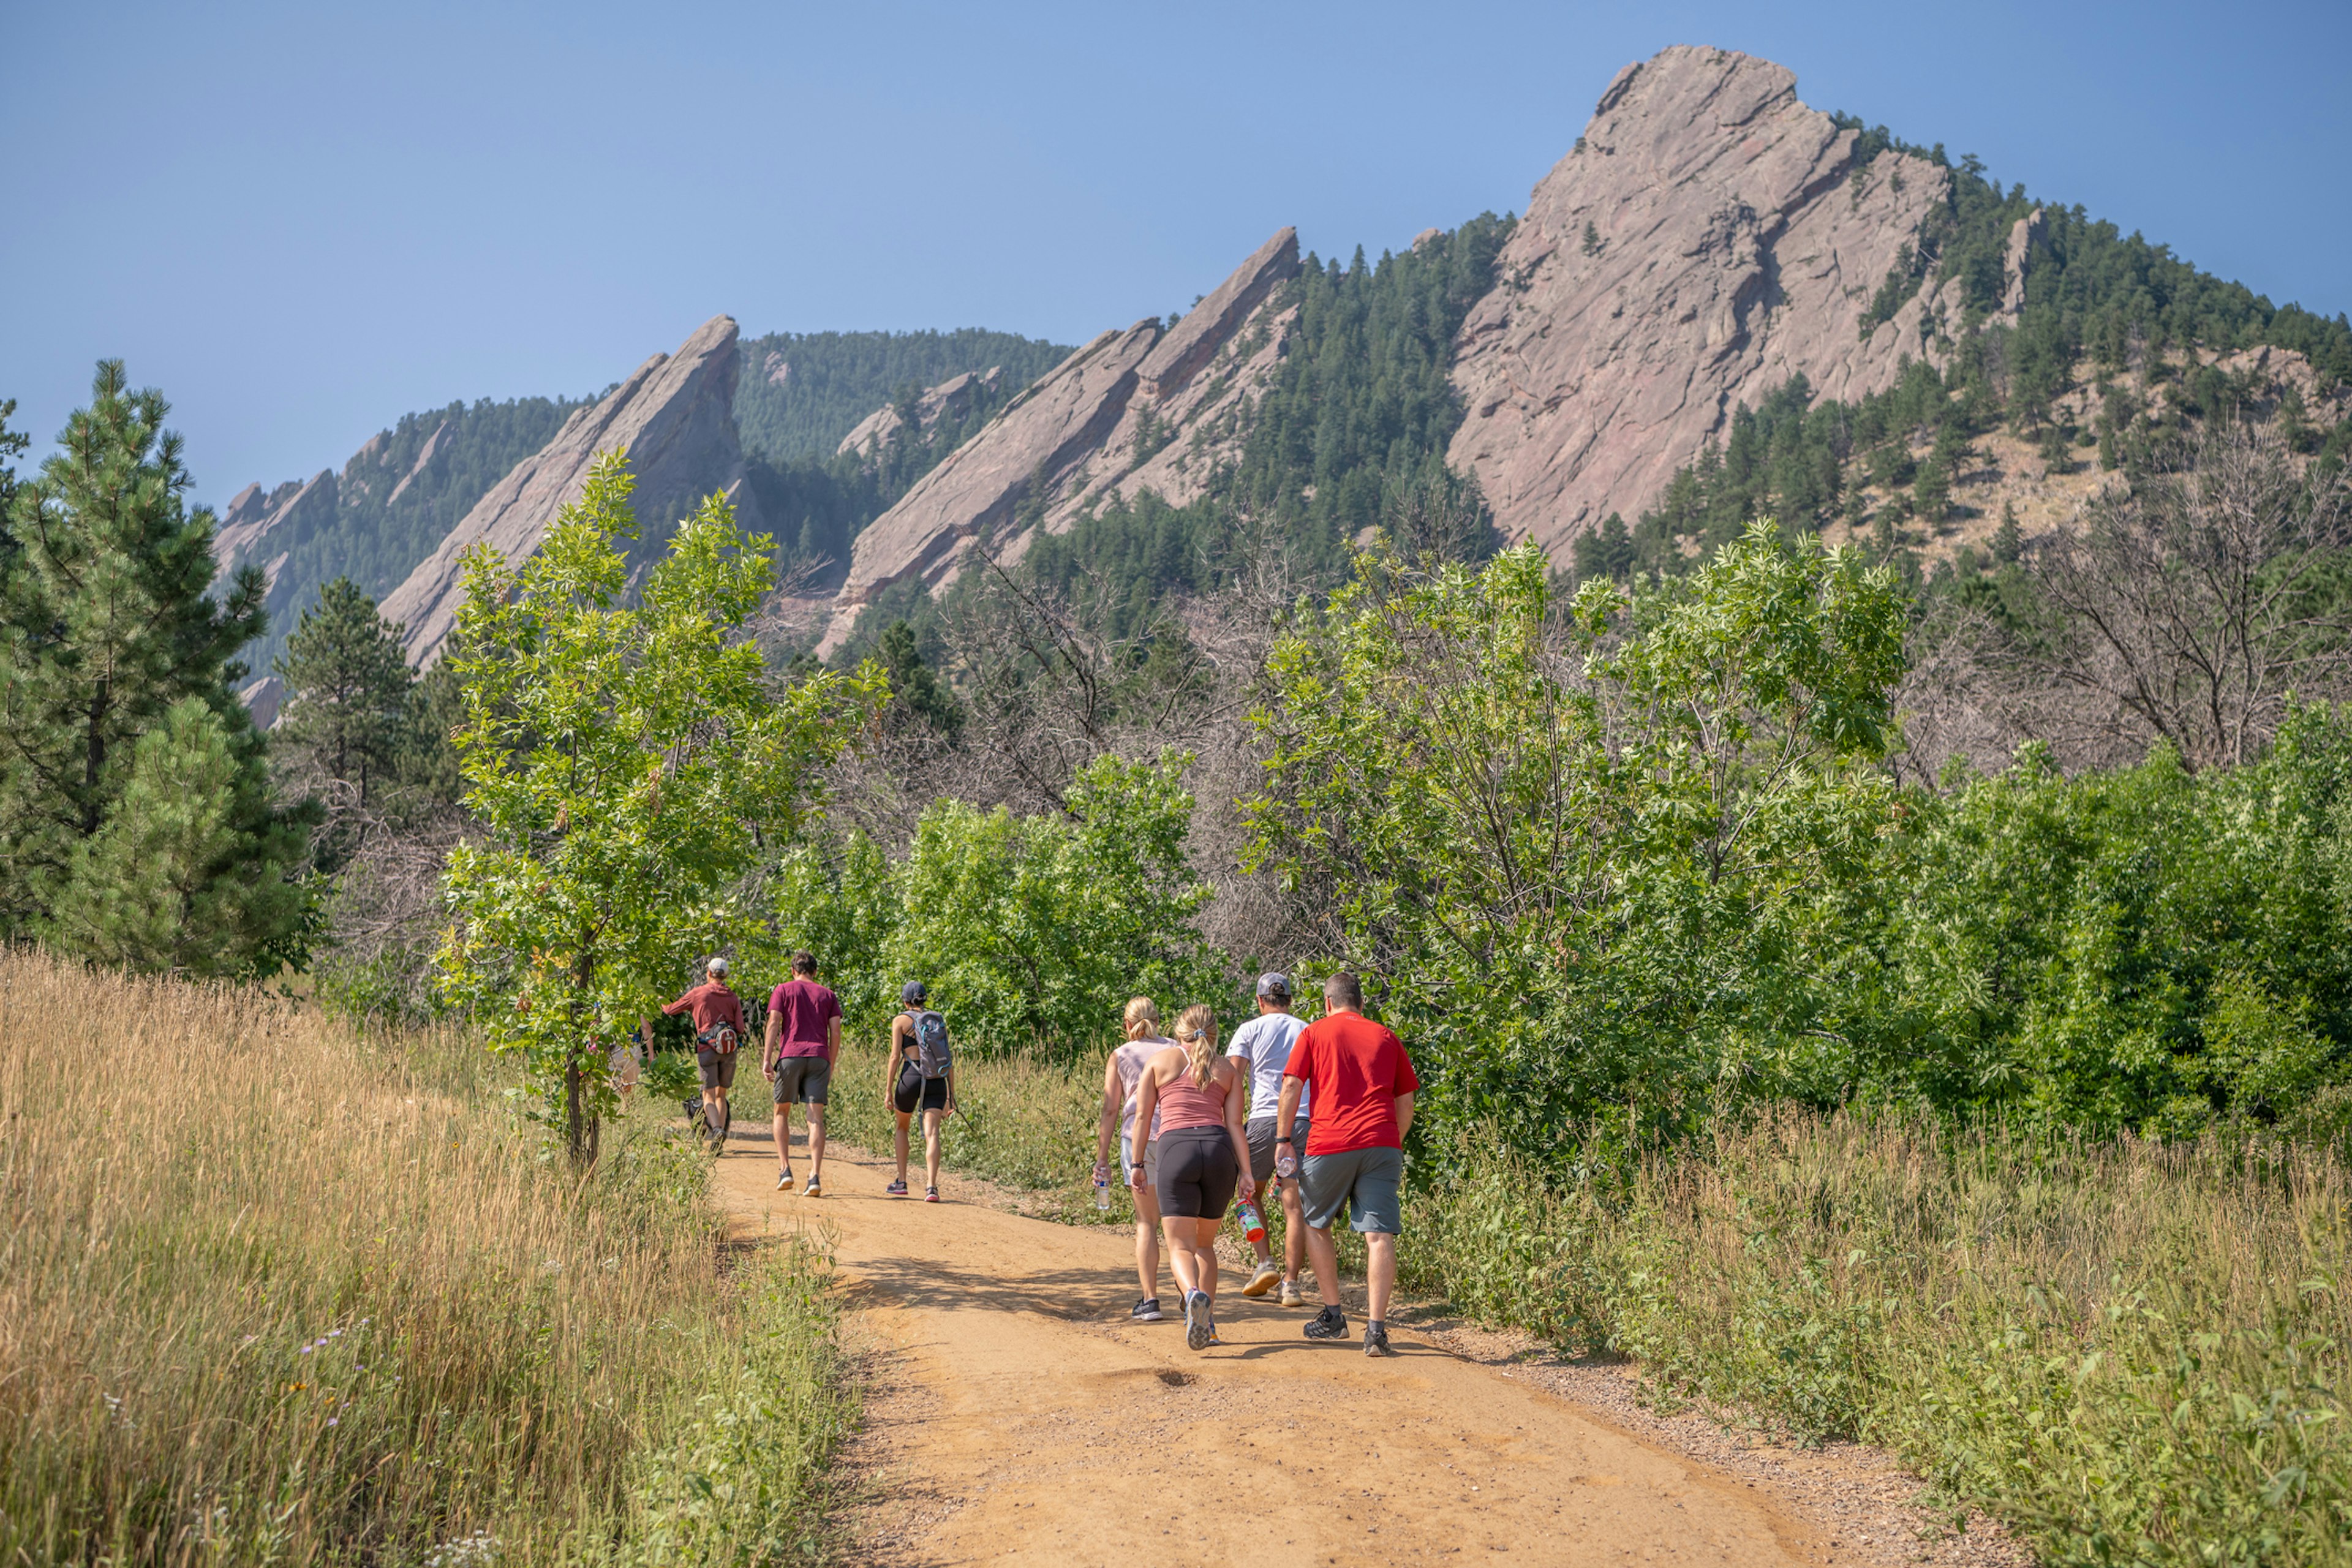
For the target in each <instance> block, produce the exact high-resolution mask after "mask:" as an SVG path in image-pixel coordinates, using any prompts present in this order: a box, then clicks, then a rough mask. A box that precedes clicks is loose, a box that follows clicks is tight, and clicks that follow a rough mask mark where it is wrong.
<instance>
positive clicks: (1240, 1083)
mask: <svg viewBox="0 0 2352 1568" xmlns="http://www.w3.org/2000/svg"><path fill="white" fill-rule="evenodd" d="M1224 1065H1225V1066H1226V1068H1230V1069H1231V1070H1232V1073H1233V1079H1232V1081H1230V1082H1228V1083H1227V1084H1226V1085H1225V1131H1226V1133H1227V1134H1228V1135H1230V1136H1231V1137H1232V1139H1233V1141H1234V1159H1236V1160H1239V1161H1240V1162H1241V1172H1242V1174H1241V1181H1240V1182H1239V1183H1238V1185H1239V1186H1240V1188H1241V1194H1242V1196H1243V1197H1244V1198H1254V1197H1255V1196H1257V1178H1256V1177H1255V1176H1253V1175H1252V1174H1250V1152H1249V1132H1248V1131H1247V1130H1246V1129H1245V1128H1244V1127H1243V1125H1242V1097H1243V1096H1244V1094H1247V1093H1248V1092H1249V1085H1248V1084H1247V1082H1245V1081H1244V1079H1243V1076H1242V1070H1241V1067H1240V1064H1239V1063H1237V1062H1235V1061H1234V1058H1231V1057H1227V1058H1225V1062H1224Z"/></svg>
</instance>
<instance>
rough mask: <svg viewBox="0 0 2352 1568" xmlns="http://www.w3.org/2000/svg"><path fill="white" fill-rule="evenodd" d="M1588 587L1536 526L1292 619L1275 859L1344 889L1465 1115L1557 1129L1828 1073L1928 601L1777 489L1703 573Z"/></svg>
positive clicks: (1338, 951)
mask: <svg viewBox="0 0 2352 1568" xmlns="http://www.w3.org/2000/svg"><path fill="white" fill-rule="evenodd" d="M1573 608H1574V613H1573V615H1572V616H1567V615H1563V614H1562V606H1561V605H1559V604H1558V603H1557V601H1556V600H1555V598H1554V596H1553V590H1552V586H1551V581H1550V571H1549V563H1548V562H1547V561H1546V560H1545V559H1544V557H1543V555H1542V554H1541V552H1539V551H1538V550H1536V549H1535V548H1533V547H1532V546H1520V547H1518V548H1517V549H1514V550H1511V551H1507V552H1504V553H1503V554H1502V555H1500V556H1498V557H1496V559H1495V561H1494V562H1493V563H1491V564H1489V565H1487V566H1486V567H1485V568H1483V569H1481V570H1478V571H1475V572H1474V571H1472V570H1470V569H1468V568H1466V567H1461V566H1454V567H1450V568H1446V569H1444V570H1442V571H1438V572H1434V573H1423V572H1414V571H1410V570H1407V569H1405V568H1403V567H1402V564H1401V563H1397V562H1395V561H1394V560H1393V559H1383V558H1381V557H1377V556H1375V557H1370V558H1367V559H1366V560H1364V561H1362V562H1360V563H1359V580H1358V582H1357V583H1356V584H1352V585H1351V586H1350V587H1349V588H1347V589H1345V590H1343V591H1342V592H1341V593H1339V595H1335V596H1334V599H1333V601H1332V604H1331V606H1330V609H1329V612H1328V616H1327V617H1326V618H1325V620H1324V622H1323V624H1322V625H1321V626H1307V627H1305V628H1302V629H1301V630H1300V631H1298V632H1297V633H1296V634H1294V635H1292V636H1290V637H1286V638H1284V639H1283V640H1282V641H1280V642H1279V643H1277V645H1276V649H1275V652H1274V655H1273V658H1272V661H1271V665H1270V671H1269V673H1270V676H1271V679H1272V683H1273V689H1274V695H1273V700H1272V701H1271V702H1270V703H1269V704H1268V706H1267V708H1266V709H1265V710H1264V711H1263V712H1262V713H1261V714H1260V716H1259V723H1260V725H1261V728H1262V730H1263V731H1264V732H1265V736H1266V739H1267V741H1268V742H1269V743H1270V747H1271V753H1272V754H1271V758H1270V762H1269V771H1268V787H1267V789H1266V791H1265V794H1264V795H1261V796H1260V797H1259V798H1257V799H1256V800H1255V801H1253V802H1251V803H1249V805H1248V810H1249V814H1250V817H1251V821H1252V825H1253V829H1254V834H1255V838H1254V843H1253V845H1252V850H1251V857H1252V860H1253V862H1254V863H1255V865H1257V866H1261V867H1265V868H1271V869H1274V870H1275V871H1276V872H1277V873H1278V874H1279V875H1280V876H1281V877H1282V878H1283V879H1285V881H1286V883H1287V884H1288V885H1289V886H1290V888H1291V889H1293V890H1294V891H1295V892H1296V893H1297V894H1298V895H1300V896H1301V897H1302V899H1303V900H1304V901H1306V902H1307V903H1308V904H1309V905H1310V906H1317V907H1321V908H1323V909H1326V910H1328V911H1329V915H1328V935H1327V940H1328V943H1329V947H1330V956H1331V957H1333V958H1336V959H1342V960H1345V961H1347V962H1349V963H1353V964H1355V965H1358V966H1360V967H1361V968H1364V969H1365V970H1367V971H1369V972H1370V973H1371V974H1372V975H1373V976H1375V978H1376V981H1377V989H1378V990H1379V992H1380V993H1381V1005H1383V1006H1384V1008H1385V1009H1386V1010H1387V1012H1388V1013H1389V1015H1390V1016H1391V1021H1392V1022H1395V1023H1396V1024H1398V1025H1399V1026H1400V1027H1402V1028H1403V1029H1404V1030H1405V1031H1406V1033H1407V1035H1408V1037H1410V1038H1412V1040H1414V1042H1415V1044H1416V1046H1417V1047H1419V1048H1420V1049H1421V1051H1422V1052H1423V1055H1424V1057H1425V1058H1426V1059H1427V1060H1428V1061H1429V1062H1430V1064H1431V1066H1432V1067H1433V1069H1435V1070H1434V1071H1433V1074H1432V1075H1431V1076H1432V1077H1433V1079H1434V1081H1433V1084H1432V1091H1431V1095H1430V1102H1431V1106H1432V1113H1433V1116H1434V1118H1435V1119H1436V1123H1437V1124H1439V1125H1444V1124H1445V1123H1447V1122H1452V1123H1453V1124H1455V1125H1460V1124H1462V1123H1463V1122H1465V1121H1491V1122H1493V1123H1495V1124H1496V1125H1498V1126H1500V1127H1502V1128H1503V1129H1504V1131H1506V1132H1507V1133H1508V1134H1509V1135H1510V1136H1511V1137H1512V1138H1513V1139H1514V1141H1515V1142H1518V1143H1519V1144H1520V1145H1521V1146H1522V1147H1525V1148H1530V1149H1537V1150H1548V1149H1550V1148H1553V1147H1555V1146H1556V1144H1557V1140H1558V1139H1559V1136H1560V1135H1561V1133H1562V1132H1563V1131H1565V1130H1566V1129H1567V1128H1568V1127H1570V1126H1572V1125H1574V1124H1576V1123H1578V1122H1579V1121H1583V1120H1585V1119H1589V1118H1591V1117H1594V1116H1596V1115H1598V1114H1600V1113H1601V1112H1602V1111H1604V1110H1608V1109H1609V1108H1611V1107H1616V1108H1619V1109H1620V1110H1622V1108H1623V1107H1625V1106H1626V1105H1627V1104H1628V1102H1629V1101H1630V1102H1631V1103H1632V1104H1633V1105H1634V1106H1636V1107H1637V1108H1638V1109H1639V1110H1640V1111H1641V1113H1642V1114H1643V1115H1645V1116H1648V1117H1650V1118H1652V1124H1653V1125H1658V1124H1659V1123H1660V1121H1661V1120H1662V1119H1671V1118H1674V1117H1676V1116H1681V1117H1685V1118H1688V1117H1691V1116H1695V1115H1696V1113H1697V1112H1698V1111H1699V1110H1703V1109H1704V1108H1705V1107H1706V1105H1707V1104H1709V1103H1710V1102H1712V1101H1713V1100H1715V1099H1716V1098H1717V1096H1718V1095H1719V1094H1720V1093H1722V1092H1723V1091H1724V1089H1727V1088H1728V1089H1732V1090H1734V1091H1735V1092H1736V1091H1739V1090H1741V1089H1752V1090H1758V1091H1769V1092H1802V1091H1804V1090H1806V1089H1810V1088H1811V1087H1812V1085H1813V1084H1814V1083H1815V1082H1817V1081H1818V1080H1819V1079H1820V1075H1821V1066H1820V1064H1819V1063H1818V1062H1817V1061H1816V1060H1815V1059H1814V1058H1815V1057H1816V1056H1817V1054H1818V1049H1817V1044H1816V1042H1815V1039H1814V1033H1815V1021H1816V1018H1817V1016H1818V1015H1819V1014H1820V1011H1821V1009H1822V1006H1823V1005H1825V1000H1826V995H1825V991H1824V987H1823V985H1822V984H1821V983H1822V981H1823V980H1825V979H1830V978H1832V977H1831V976H1827V975H1824V974H1823V973H1822V971H1821V970H1820V968H1819V965H1818V963H1817V960H1818V957H1819V955H1820V954H1821V953H1822V952H1825V951H1827V952H1833V951H1834V948H1835V943H1834V942H1832V941H1829V940H1826V939H1827V938H1828V937H1833V936H1834V935H1835V934H1836V933H1837V932H1838V931H1840V930H1841V929H1843V928H1842V927H1841V926H1840V925H1839V923H1838V920H1837V918H1836V915H1835V910H1836V908H1837V903H1836V900H1837V899H1838V898H1839V897H1840V890H1841V889H1849V888H1853V887H1854V886H1855V885H1857V884H1860V883H1863V882H1864V881H1865V880H1866V873H1867V871H1868V869H1869V868H1870V865H1871V854H1872V851H1873V848H1874V845H1875V842H1876V838H1875V833H1876V830H1877V829H1878V828H1879V827H1880V826H1883V825H1884V824H1885V822H1886V821H1887V820H1888V816H1889V807H1890V805H1891V801H1890V795H1889V792H1888V789H1887V786H1886V785H1885V781H1884V779H1883V777H1882V776H1881V775H1879V774H1877V773H1874V772H1873V771H1872V769H1871V767H1870V764H1871V763H1874V762H1875V761H1876V760H1878V759H1879V758H1881V757H1882V756H1883V755H1884V753H1885V748H1886V747H1887V745H1888V744H1889V743H1890V742H1891V739H1892V725H1891V721H1890V715H1889V710H1888V706H1887V704H1888V698H1887V692H1888V689H1889V688H1890V687H1891V685H1892V683H1893V681H1894V679H1895V677H1896V676H1897V674H1899V672H1900V670H1901V668H1902V658H1901V647H1902V631H1903V610H1902V605H1901V601H1900V600H1899V598H1898V597H1897V596H1896V595H1895V592H1894V590H1893V587H1892V584H1890V583H1889V582H1888V580H1887V579H1886V578H1885V575H1884V574H1882V573H1877V572H1874V571H1869V570H1865V569H1864V567H1863V565H1862V564H1861V563H1860V562H1859V561H1858V560H1857V559H1856V558H1855V557H1853V555H1851V554H1849V553H1843V552H1821V551H1819V550H1818V549H1815V548H1812V547H1811V546H1807V547H1804V548H1796V547H1792V546H1790V545H1788V544H1785V543H1783V542H1781V541H1780V538H1779V536H1778V531H1777V529H1776V528H1775V526H1774V525H1773V524H1772V523H1771V522H1769V521H1759V523H1757V524H1755V525H1754V526H1753V527H1751V528H1750V530H1749V531H1748V533H1747V535H1746V536H1745V537H1744V538H1742V539H1741V540H1739V541H1738V542H1736V543H1735V544H1733V545H1731V546H1729V547H1727V549H1725V550H1724V551H1722V552H1719V553H1718V554H1717V557H1716V558H1715V559H1714V560H1713V561H1711V562H1710V563H1707V564H1706V565H1705V566H1703V567H1702V568H1700V569H1699V570H1698V571H1697V572H1696V574H1694V575H1693V576H1692V577H1691V578H1689V579H1687V580H1685V582H1683V583H1681V584H1675V585H1671V586H1669V587H1667V588H1665V589H1662V590H1659V591H1656V592H1654V593H1651V594H1646V595H1639V596H1628V595H1625V594H1623V593H1622V592H1621V591H1620V590H1618V589H1616V588H1615V587H1614V586H1613V585H1612V584H1609V583H1608V582H1607V581H1606V580H1605V579H1594V580H1592V581H1589V582H1588V583H1587V584H1585V585H1584V586H1583V588H1581V589H1580V591H1579V594H1578V596H1577V599H1576V602H1575V605H1574V607H1573Z"/></svg>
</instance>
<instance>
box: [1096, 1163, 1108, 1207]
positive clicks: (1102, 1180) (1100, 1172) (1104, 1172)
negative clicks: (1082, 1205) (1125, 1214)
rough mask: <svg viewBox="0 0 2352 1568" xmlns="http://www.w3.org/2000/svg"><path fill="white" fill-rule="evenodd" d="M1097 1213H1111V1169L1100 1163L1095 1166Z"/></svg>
mask: <svg viewBox="0 0 2352 1568" xmlns="http://www.w3.org/2000/svg"><path fill="white" fill-rule="evenodd" d="M1095 1212H1096V1213H1097V1214H1108V1213H1110V1167H1109V1166H1108V1165H1105V1164H1100V1163H1097V1165H1096V1166H1095Z"/></svg>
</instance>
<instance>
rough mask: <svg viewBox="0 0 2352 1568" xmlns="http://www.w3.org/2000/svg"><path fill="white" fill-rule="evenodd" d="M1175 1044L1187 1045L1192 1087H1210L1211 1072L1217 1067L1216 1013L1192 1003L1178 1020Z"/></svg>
mask: <svg viewBox="0 0 2352 1568" xmlns="http://www.w3.org/2000/svg"><path fill="white" fill-rule="evenodd" d="M1176 1043H1177V1044H1178V1045H1180V1046H1182V1047H1184V1056H1185V1058H1186V1059H1187V1060H1188V1061H1190V1062H1191V1063H1192V1084H1193V1087H1194V1088H1196V1089H1206V1088H1208V1087H1209V1075H1210V1074H1212V1073H1213V1072H1214V1071H1215V1070H1216V1067H1217V1016H1216V1015H1215V1014H1214V1013H1212V1012H1210V1011H1209V1009H1208V1008H1207V1007H1206V1006H1204V1005H1202V1004H1201V1003H1198V1002H1195V1003H1193V1004H1192V1005H1191V1006H1190V1007H1187V1008H1185V1009H1184V1011H1183V1012H1182V1013H1181V1015H1180V1016H1178V1017H1177V1019H1176Z"/></svg>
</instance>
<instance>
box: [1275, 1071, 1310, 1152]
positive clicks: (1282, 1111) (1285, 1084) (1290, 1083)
mask: <svg viewBox="0 0 2352 1568" xmlns="http://www.w3.org/2000/svg"><path fill="white" fill-rule="evenodd" d="M1306 1092H1307V1080H1306V1079H1303V1078H1293V1077H1291V1076H1290V1075H1289V1074H1288V1073H1284V1074H1283V1075H1282V1094H1281V1097H1280V1098H1279V1100H1277V1101H1276V1105H1277V1106H1278V1109H1277V1110H1276V1111H1275V1114H1274V1135H1275V1137H1276V1138H1277V1139H1282V1140H1287V1139H1288V1138H1289V1137H1290V1126H1291V1123H1292V1122H1294V1121H1297V1120H1298V1097H1299V1096H1300V1095H1302V1094H1304V1093H1306Z"/></svg>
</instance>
